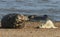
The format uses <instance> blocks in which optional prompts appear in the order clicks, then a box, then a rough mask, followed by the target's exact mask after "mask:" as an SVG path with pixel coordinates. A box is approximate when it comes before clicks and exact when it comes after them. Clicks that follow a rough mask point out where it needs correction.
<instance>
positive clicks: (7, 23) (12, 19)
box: [1, 13, 28, 28]
mask: <svg viewBox="0 0 60 37" xmlns="http://www.w3.org/2000/svg"><path fill="white" fill-rule="evenodd" d="M27 20H28V17H26V16H24V15H20V14H16V13H13V14H7V15H5V16H3V18H2V19H1V26H2V28H23V27H24V21H27Z"/></svg>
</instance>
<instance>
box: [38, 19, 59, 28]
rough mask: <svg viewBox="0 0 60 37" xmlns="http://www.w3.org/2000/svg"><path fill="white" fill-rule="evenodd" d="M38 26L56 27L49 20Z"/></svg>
mask: <svg viewBox="0 0 60 37" xmlns="http://www.w3.org/2000/svg"><path fill="white" fill-rule="evenodd" d="M39 27H40V28H58V27H56V26H55V25H54V24H53V22H52V21H51V20H47V21H46V23H45V24H42V25H40V26H39Z"/></svg>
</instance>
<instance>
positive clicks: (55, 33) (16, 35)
mask: <svg viewBox="0 0 60 37" xmlns="http://www.w3.org/2000/svg"><path fill="white" fill-rule="evenodd" d="M39 23H40V22H31V23H29V22H27V23H25V24H26V25H25V27H24V28H23V29H0V37H60V22H54V24H55V26H57V27H58V28H56V29H52V28H51V29H40V28H39V29H37V28H35V27H36V26H38V25H39Z"/></svg>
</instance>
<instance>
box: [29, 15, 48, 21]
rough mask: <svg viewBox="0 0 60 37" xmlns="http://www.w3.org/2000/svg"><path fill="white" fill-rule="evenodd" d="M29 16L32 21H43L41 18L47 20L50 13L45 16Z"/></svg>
mask: <svg viewBox="0 0 60 37" xmlns="http://www.w3.org/2000/svg"><path fill="white" fill-rule="evenodd" d="M28 18H29V19H30V21H41V20H47V19H48V15H43V16H37V15H30V16H29V17H28Z"/></svg>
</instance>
